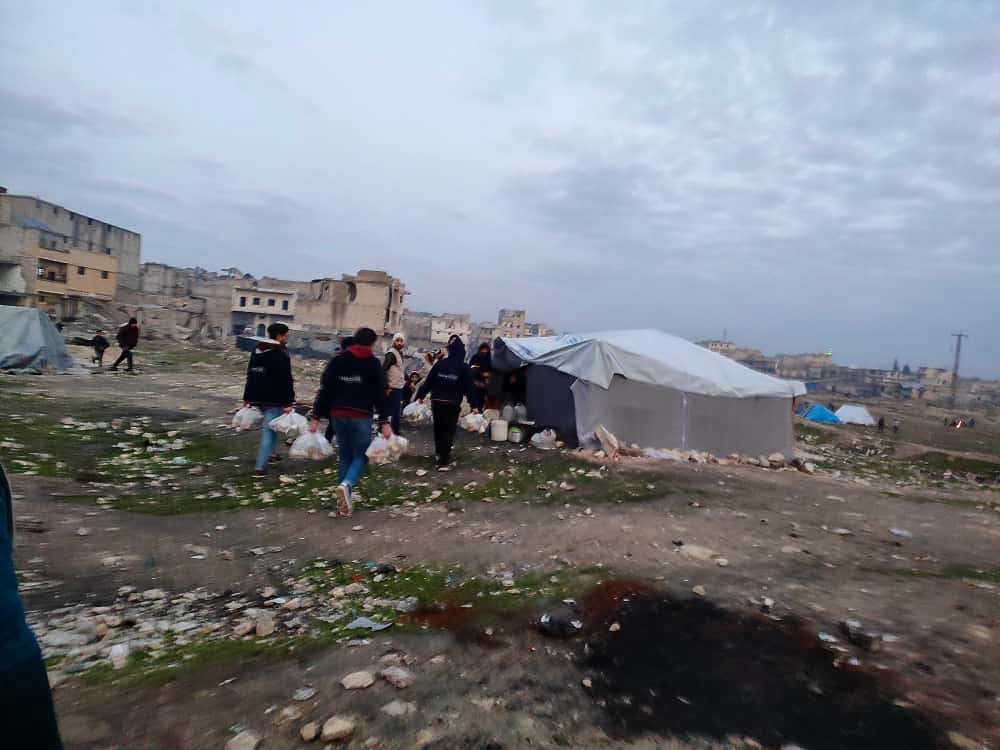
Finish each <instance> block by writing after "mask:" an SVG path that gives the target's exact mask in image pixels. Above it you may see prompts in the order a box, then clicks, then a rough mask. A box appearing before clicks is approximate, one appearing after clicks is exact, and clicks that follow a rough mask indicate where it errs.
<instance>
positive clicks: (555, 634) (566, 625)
mask: <svg viewBox="0 0 1000 750" xmlns="http://www.w3.org/2000/svg"><path fill="white" fill-rule="evenodd" d="M582 629H583V623H582V622H581V621H580V620H578V619H576V618H574V617H572V616H571V615H568V614H567V613H562V612H559V613H556V614H549V613H548V612H546V613H545V614H544V615H542V616H541V617H539V618H538V630H539V632H541V634H542V635H547V636H550V637H552V638H572V637H573V636H574V635H576V634H577V633H579V632H580V631H581V630H582Z"/></svg>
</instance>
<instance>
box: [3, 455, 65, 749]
mask: <svg viewBox="0 0 1000 750" xmlns="http://www.w3.org/2000/svg"><path fill="white" fill-rule="evenodd" d="M12 502H13V492H11V489H10V485H9V484H8V483H7V475H6V474H5V473H4V470H3V467H2V466H0V728H2V731H3V739H4V745H3V746H4V747H9V748H32V749H33V750H35V749H37V750H61V748H62V742H61V741H60V739H59V727H58V725H57V724H56V712H55V709H54V707H53V705H52V691H51V690H50V689H49V679H48V676H47V675H46V672H45V662H44V661H43V660H42V652H41V649H39V648H38V642H37V641H36V640H35V636H34V634H33V633H32V632H31V629H30V628H29V627H28V623H27V621H26V620H25V618H24V606H23V605H22V604H21V598H20V597H19V596H18V594H17V574H16V572H15V570H14V509H13V507H12Z"/></svg>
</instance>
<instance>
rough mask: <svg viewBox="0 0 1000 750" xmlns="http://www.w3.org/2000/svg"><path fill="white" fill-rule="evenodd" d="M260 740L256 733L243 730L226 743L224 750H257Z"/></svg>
mask: <svg viewBox="0 0 1000 750" xmlns="http://www.w3.org/2000/svg"><path fill="white" fill-rule="evenodd" d="M260 739H261V737H260V735H259V734H257V733H256V732H254V731H251V730H249V729H244V730H243V731H242V732H240V733H239V734H238V735H236V736H235V737H233V738H232V739H231V740H229V742H227V743H226V750H257V747H258V746H259V745H260Z"/></svg>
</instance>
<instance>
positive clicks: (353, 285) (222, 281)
mask: <svg viewBox="0 0 1000 750" xmlns="http://www.w3.org/2000/svg"><path fill="white" fill-rule="evenodd" d="M405 295H406V287H405V285H404V284H403V283H402V282H401V281H400V280H399V279H397V278H395V277H393V276H391V275H389V274H388V273H386V272H385V271H371V270H362V271H359V272H358V273H357V274H355V275H347V274H345V275H343V276H342V277H341V278H339V279H334V278H323V279H314V280H312V281H295V280H290V279H279V278H276V277H271V276H262V277H255V276H253V275H252V274H248V273H243V272H242V271H240V270H239V269H237V268H224V269H222V270H221V271H206V270H205V269H203V268H176V267H174V266H168V265H165V264H163V263H144V264H143V265H142V269H141V273H140V290H139V292H138V293H137V294H135V295H133V296H131V297H130V299H129V300H128V301H130V302H132V303H133V304H135V305H136V306H137V307H140V308H142V309H143V310H144V311H145V317H147V318H149V317H150V316H151V310H152V308H154V307H155V308H159V309H160V310H162V311H164V312H163V313H162V314H163V315H166V316H167V317H169V315H168V314H167V313H166V311H173V313H174V314H175V316H176V315H178V314H180V315H183V314H186V315H188V320H187V322H186V323H183V324H181V323H177V325H180V326H181V327H183V328H187V329H196V330H198V331H200V332H201V335H202V336H203V337H208V338H215V339H222V338H225V337H227V336H233V335H237V334H242V333H245V332H246V333H250V334H253V335H258V336H263V335H265V334H266V331H267V326H268V325H270V324H271V323H274V322H283V323H285V324H286V325H288V327H289V328H291V329H292V330H294V331H302V332H310V333H316V334H321V335H329V336H336V335H338V334H343V333H347V332H349V331H353V330H356V329H357V328H360V327H362V326H367V327H369V328H373V329H374V330H375V332H376V333H378V334H379V335H380V336H385V335H391V333H392V332H393V331H394V330H397V329H398V327H399V326H400V325H401V321H402V313H403V299H404V297H405Z"/></svg>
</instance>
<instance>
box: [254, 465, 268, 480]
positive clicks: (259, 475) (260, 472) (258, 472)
mask: <svg viewBox="0 0 1000 750" xmlns="http://www.w3.org/2000/svg"><path fill="white" fill-rule="evenodd" d="M250 476H252V477H253V478H254V479H263V478H264V477H266V476H267V468H266V467H263V466H262V467H260V468H259V469H254V470H253V474H251V475H250Z"/></svg>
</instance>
